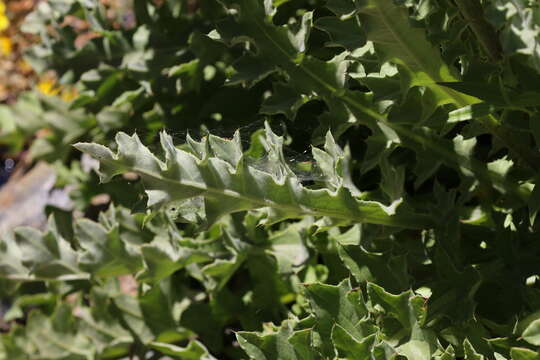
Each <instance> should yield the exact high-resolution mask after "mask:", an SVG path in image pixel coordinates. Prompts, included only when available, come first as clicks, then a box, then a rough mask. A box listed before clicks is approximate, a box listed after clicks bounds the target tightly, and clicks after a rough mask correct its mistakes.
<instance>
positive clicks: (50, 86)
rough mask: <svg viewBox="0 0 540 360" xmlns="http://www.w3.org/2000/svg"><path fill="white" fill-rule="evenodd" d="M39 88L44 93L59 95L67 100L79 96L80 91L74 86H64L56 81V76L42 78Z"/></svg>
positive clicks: (38, 84) (69, 100)
mask: <svg viewBox="0 0 540 360" xmlns="http://www.w3.org/2000/svg"><path fill="white" fill-rule="evenodd" d="M36 87H37V89H38V90H39V91H40V92H41V93H42V94H44V95H48V96H58V97H59V98H60V99H62V100H64V101H65V102H71V101H73V100H74V99H76V98H77V96H78V95H79V92H78V91H77V89H76V88H75V87H73V86H65V87H64V86H62V85H58V84H57V83H56V80H55V79H54V78H49V77H45V78H42V79H41V80H40V81H39V82H38V83H37V85H36Z"/></svg>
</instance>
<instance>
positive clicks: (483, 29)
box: [455, 0, 502, 62]
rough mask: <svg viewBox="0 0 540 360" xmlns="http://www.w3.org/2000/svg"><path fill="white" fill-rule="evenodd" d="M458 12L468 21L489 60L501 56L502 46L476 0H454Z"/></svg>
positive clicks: (494, 60) (495, 59) (496, 59)
mask: <svg viewBox="0 0 540 360" xmlns="http://www.w3.org/2000/svg"><path fill="white" fill-rule="evenodd" d="M455 2H456V5H457V7H458V9H459V12H460V13H461V15H463V17H464V18H465V20H466V21H467V22H468V23H469V26H470V27H471V30H472V31H473V33H474V35H475V36H476V38H477V39H478V42H479V43H480V45H481V46H482V48H483V49H484V51H485V52H486V53H487V55H488V57H489V58H490V60H491V61H493V62H496V61H498V60H500V59H501V58H502V47H501V44H500V43H499V37H498V36H497V32H496V31H495V29H494V28H493V26H492V25H491V24H490V23H489V22H488V21H487V20H486V18H485V17H484V9H483V8H482V4H480V1H478V0H455Z"/></svg>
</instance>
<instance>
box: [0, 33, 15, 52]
mask: <svg viewBox="0 0 540 360" xmlns="http://www.w3.org/2000/svg"><path fill="white" fill-rule="evenodd" d="M11 49H12V44H11V39H10V38H8V37H7V36H0V54H2V55H4V56H9V55H10V54H11Z"/></svg>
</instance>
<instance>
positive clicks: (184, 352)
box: [150, 340, 215, 360]
mask: <svg viewBox="0 0 540 360" xmlns="http://www.w3.org/2000/svg"><path fill="white" fill-rule="evenodd" d="M150 347H151V348H152V349H155V350H157V351H159V352H161V353H162V354H165V355H169V356H172V357H173V358H175V359H182V360H211V359H215V357H213V356H212V355H210V353H209V352H208V350H207V349H206V348H205V347H204V345H203V344H201V343H200V342H198V341H196V340H194V341H190V343H189V344H188V345H187V346H186V347H180V346H176V345H172V344H166V343H162V342H157V341H153V342H151V343H150Z"/></svg>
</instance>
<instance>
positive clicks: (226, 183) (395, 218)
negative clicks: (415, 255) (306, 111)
mask: <svg viewBox="0 0 540 360" xmlns="http://www.w3.org/2000/svg"><path fill="white" fill-rule="evenodd" d="M262 140H263V141H262V142H263V144H264V147H265V150H266V152H267V154H268V156H269V165H270V169H268V170H266V171H263V170H259V169H257V168H255V167H252V166H250V165H248V164H246V162H245V161H243V156H242V150H241V146H240V141H239V135H238V133H237V134H236V135H235V136H234V138H233V140H226V139H221V138H218V137H215V136H211V137H210V138H209V146H210V147H209V150H210V151H211V153H209V154H208V157H207V158H205V159H199V158H197V157H196V155H194V154H197V151H196V149H192V150H191V151H192V153H188V152H186V151H184V150H180V149H177V148H176V147H175V146H174V144H173V142H172V139H171V137H170V136H168V135H167V134H165V133H163V134H162V135H161V145H162V147H163V150H164V151H165V157H166V161H165V162H162V161H161V160H159V159H158V158H157V157H156V156H154V155H153V154H152V153H151V152H150V151H149V150H148V148H146V147H145V146H144V145H142V143H141V142H140V140H139V138H138V137H137V136H136V135H134V136H132V137H130V136H128V135H126V134H124V133H119V134H118V135H117V137H116V141H117V144H118V152H117V154H114V153H113V152H112V151H111V150H109V149H108V148H106V147H104V146H102V145H97V144H87V143H79V144H76V145H75V147H76V148H77V149H79V150H81V151H84V152H86V153H88V154H89V155H91V156H92V157H94V158H95V159H97V160H99V161H100V169H99V174H100V178H101V179H102V181H108V180H110V179H111V178H112V177H113V176H114V175H117V174H121V173H124V172H128V171H132V172H135V173H137V174H139V175H140V176H141V178H142V180H143V182H144V185H145V187H146V189H147V190H146V191H147V194H148V198H149V206H152V205H156V204H166V203H168V202H171V201H178V200H184V199H189V198H193V197H196V196H203V195H204V197H205V205H204V208H205V211H206V218H207V219H208V221H209V222H210V223H211V222H213V221H215V220H216V219H218V218H219V217H221V216H223V215H225V214H227V213H233V212H237V211H244V210H249V209H257V208H261V207H269V208H273V209H276V210H278V211H280V212H281V213H282V214H284V215H286V216H287V217H298V216H301V215H315V216H328V217H334V218H338V219H343V220H346V221H355V222H369V223H377V224H384V225H391V226H405V227H412V228H416V227H423V226H429V223H430V221H429V218H428V217H424V216H422V215H419V214H415V215H410V214H406V213H404V214H401V212H400V211H399V209H398V210H397V212H396V209H395V208H392V207H390V208H387V207H385V206H383V205H382V204H380V203H377V202H373V201H364V200H360V199H357V198H355V196H354V194H353V193H352V192H351V191H350V187H346V186H345V185H346V184H348V182H347V181H346V179H347V178H346V177H343V180H341V179H340V178H339V177H338V176H337V175H336V178H335V181H336V180H337V181H338V184H336V187H335V189H331V190H328V189H318V190H311V189H308V188H306V187H305V186H303V185H302V183H301V181H300V180H299V179H298V177H297V176H296V175H295V174H294V172H293V171H292V170H291V169H290V168H289V167H288V165H287V164H286V161H285V158H284V156H283V150H282V146H283V145H282V144H283V139H282V138H281V137H278V136H277V135H275V134H274V133H273V132H272V130H271V129H270V127H269V126H268V125H267V127H266V136H265V137H264V138H263V139H262ZM336 149H337V148H336ZM328 151H329V150H327V152H328ZM332 151H333V150H332ZM336 151H337V150H336ZM329 156H331V157H336V156H338V153H335V154H334V155H332V154H331V153H330V154H329ZM336 160H338V159H336ZM345 167H346V165H344V164H343V161H336V168H337V169H336V173H337V174H339V175H343V176H344V175H346V172H345V171H344V170H343V168H345ZM348 186H350V185H348Z"/></svg>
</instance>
